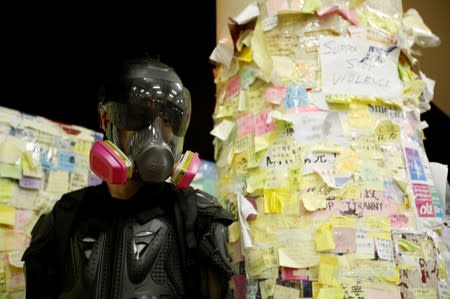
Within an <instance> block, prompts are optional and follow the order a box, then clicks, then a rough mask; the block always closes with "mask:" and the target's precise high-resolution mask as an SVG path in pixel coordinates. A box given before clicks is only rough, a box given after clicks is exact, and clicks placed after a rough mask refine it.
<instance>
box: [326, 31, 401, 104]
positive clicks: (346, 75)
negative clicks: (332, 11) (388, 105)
mask: <svg viewBox="0 0 450 299" xmlns="http://www.w3.org/2000/svg"><path fill="white" fill-rule="evenodd" d="M319 43H320V48H319V53H320V63H321V67H322V90H323V92H324V93H325V94H338V95H353V96H369V97H376V98H381V99H386V100H393V101H397V102H399V101H400V100H401V96H402V89H403V86H402V83H401V81H400V79H399V76H398V71H397V62H398V57H399V53H400V49H399V48H398V47H395V46H394V45H392V46H388V47H386V46H384V45H381V44H377V43H374V42H370V41H368V40H365V39H360V38H350V37H323V38H321V39H320V41H319Z"/></svg>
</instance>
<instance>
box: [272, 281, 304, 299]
mask: <svg viewBox="0 0 450 299" xmlns="http://www.w3.org/2000/svg"><path fill="white" fill-rule="evenodd" d="M299 297H300V290H297V289H295V288H288V287H285V286H282V285H279V284H277V285H275V291H274V293H273V299H298V298H299Z"/></svg>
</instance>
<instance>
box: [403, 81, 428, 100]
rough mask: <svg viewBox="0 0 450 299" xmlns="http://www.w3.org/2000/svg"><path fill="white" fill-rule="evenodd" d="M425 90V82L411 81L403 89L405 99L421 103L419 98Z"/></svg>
mask: <svg viewBox="0 0 450 299" xmlns="http://www.w3.org/2000/svg"><path fill="white" fill-rule="evenodd" d="M424 88H425V81H423V80H420V79H419V80H411V81H408V82H406V83H405V86H404V87H403V97H404V98H407V99H410V100H414V101H415V102H416V103H418V102H419V97H420V95H421V94H422V92H423V90H424Z"/></svg>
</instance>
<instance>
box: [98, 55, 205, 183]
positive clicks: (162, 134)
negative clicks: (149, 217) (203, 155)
mask: <svg viewBox="0 0 450 299" xmlns="http://www.w3.org/2000/svg"><path fill="white" fill-rule="evenodd" d="M99 111H100V113H105V115H106V118H107V121H106V123H107V126H106V129H105V137H106V140H105V141H97V142H95V143H94V145H93V146H92V148H91V151H90V166H91V170H92V171H93V172H94V173H95V174H96V175H97V176H99V177H100V178H101V179H103V180H104V181H106V182H108V183H111V184H125V183H126V182H127V181H128V180H129V179H140V180H142V181H144V182H152V183H158V182H164V181H166V179H167V178H168V177H171V181H172V182H173V183H174V184H175V185H176V186H177V187H178V188H186V187H187V186H188V185H189V184H190V182H191V181H192V180H193V178H194V176H195V173H196V172H197V170H198V168H199V166H200V159H199V157H198V154H196V153H193V152H190V151H188V152H186V153H185V154H183V155H182V154H181V152H182V149H183V142H184V135H185V133H186V131H187V128H188V125H189V120H190V114H191V103H190V95H189V91H188V90H187V89H186V88H184V87H183V85H182V83H181V80H180V79H179V78H178V76H177V75H176V73H175V72H174V71H173V69H171V68H169V67H168V66H166V65H165V64H162V63H160V62H158V61H154V60H148V59H144V60H138V61H132V62H128V63H127V64H125V68H124V70H122V71H121V73H120V75H119V76H118V77H116V78H114V79H113V80H111V81H109V82H107V83H106V84H105V85H104V89H103V93H102V94H101V98H100V105H99Z"/></svg>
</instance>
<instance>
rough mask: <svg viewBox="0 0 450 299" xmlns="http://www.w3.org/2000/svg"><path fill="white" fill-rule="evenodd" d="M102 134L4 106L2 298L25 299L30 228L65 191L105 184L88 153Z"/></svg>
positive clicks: (0, 133)
mask: <svg viewBox="0 0 450 299" xmlns="http://www.w3.org/2000/svg"><path fill="white" fill-rule="evenodd" d="M102 138H103V135H102V134H101V133H99V132H95V131H92V130H89V129H86V128H83V127H79V126H73V125H66V124H61V123H55V122H52V121H50V120H48V119H46V118H43V117H40V116H33V115H29V114H25V113H21V112H20V111H16V110H13V109H8V108H3V107H0V255H1V258H0V297H1V298H23V293H24V289H25V280H24V275H23V264H22V261H21V257H22V254H23V252H24V250H25V248H26V247H27V246H28V244H29V241H30V233H31V230H32V228H33V226H34V224H35V223H36V221H37V219H38V218H39V216H40V215H41V214H42V213H45V212H48V211H49V210H50V209H51V208H52V207H53V204H54V203H55V202H56V201H57V200H58V199H59V198H60V197H61V195H62V194H63V193H66V192H69V191H72V190H76V189H79V188H82V187H85V186H88V185H95V184H99V183H100V179H99V178H98V177H97V176H95V175H94V174H93V173H92V172H91V171H90V169H89V150H90V148H91V145H92V143H93V142H94V141H96V140H99V139H102Z"/></svg>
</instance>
